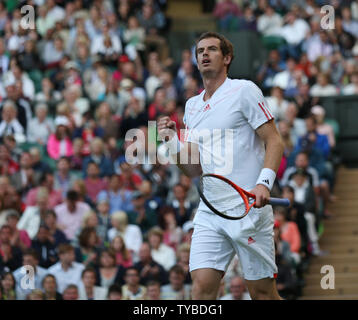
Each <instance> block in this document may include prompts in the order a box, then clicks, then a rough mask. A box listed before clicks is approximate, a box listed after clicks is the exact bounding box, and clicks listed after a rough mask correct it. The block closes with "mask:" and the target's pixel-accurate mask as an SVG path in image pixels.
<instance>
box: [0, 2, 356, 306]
mask: <svg viewBox="0 0 358 320" xmlns="http://www.w3.org/2000/svg"><path fill="white" fill-rule="evenodd" d="M26 2H27V4H30V5H33V6H34V7H35V8H36V28H35V29H26V28H24V27H23V25H22V23H21V18H22V15H21V12H20V8H21V6H22V5H23V4H24V3H25V2H24V1H1V2H0V33H1V39H0V76H1V81H0V100H1V104H0V138H1V144H0V274H1V284H0V299H6V300H10V299H28V300H38V299H42V300H43V299H48V300H58V299H65V300H77V299H85V300H86V299H94V300H96V299H177V300H180V299H190V297H191V296H190V288H191V287H190V286H191V278H190V274H189V271H188V268H189V266H188V261H189V251H190V239H191V234H192V232H193V224H192V219H193V216H194V214H195V209H196V206H197V205H198V201H199V196H198V193H197V191H196V189H195V187H194V184H193V182H192V180H191V179H190V178H188V177H186V176H185V175H183V174H181V173H180V172H179V170H178V169H177V168H176V167H175V166H171V165H168V164H167V165H162V164H159V163H154V164H153V163H150V162H149V161H147V162H146V163H145V164H137V165H132V164H129V163H128V162H127V161H126V158H125V156H124V155H125V152H126V150H127V149H128V148H129V147H130V145H131V143H129V142H128V141H125V140H124V137H125V135H126V133H127V132H128V130H130V129H133V128H139V129H140V130H141V131H142V132H143V135H144V136H145V137H147V138H148V137H149V138H148V139H150V136H151V135H152V134H153V132H151V128H150V127H148V120H157V119H158V117H160V116H162V115H168V116H169V117H170V118H171V119H172V120H174V121H175V122H176V123H177V128H178V129H180V128H183V122H182V117H183V112H184V106H185V101H186V100H187V99H188V98H190V97H192V96H194V95H196V94H198V93H199V92H200V91H201V90H202V84H201V80H200V75H199V74H198V71H197V68H196V66H195V59H193V57H192V53H191V52H192V51H191V48H183V51H182V56H181V62H180V63H179V64H176V63H175V62H174V61H173V60H172V59H171V57H170V51H169V47H168V44H167V41H166V38H165V36H166V33H167V32H168V30H169V28H170V19H168V17H166V15H165V10H166V6H167V3H166V1H165V0H120V1H119V0H113V1H111V0H93V1H90V0H71V1H70V0H69V1H66V0H57V1H56V0H47V1H44V0H32V1H26ZM243 2H244V5H238V4H237V3H236V2H235V1H233V0H223V1H222V2H220V3H218V4H217V6H216V7H215V9H214V11H213V15H214V17H215V18H216V19H217V21H218V29H219V30H225V31H239V30H253V31H254V32H259V33H260V35H261V36H262V41H263V43H264V44H265V45H266V46H267V48H268V49H269V50H270V51H269V54H268V58H267V61H265V63H264V64H263V65H262V66H261V68H260V69H259V70H258V72H257V78H256V79H253V80H254V81H255V82H256V83H257V84H258V85H259V86H260V88H261V89H262V90H263V92H264V94H265V96H266V98H267V102H268V104H269V105H270V107H271V109H272V112H273V114H274V116H275V119H276V122H277V126H278V129H279V131H280V133H281V135H282V138H283V140H284V144H285V152H284V157H283V159H282V163H281V167H280V170H279V172H278V179H277V181H276V185H275V188H274V193H276V194H277V195H278V196H283V197H287V198H289V199H291V203H292V205H291V207H290V208H288V209H287V208H286V209H285V208H280V207H278V208H274V216H275V227H274V233H275V244H276V249H277V250H276V257H277V264H278V267H279V273H278V278H277V283H278V289H279V292H280V294H281V295H282V296H283V297H285V298H296V297H297V296H298V295H299V294H300V288H301V287H302V285H303V273H304V270H305V267H306V266H307V263H308V262H309V258H310V257H311V256H312V255H321V254H324V253H323V252H322V251H321V250H320V248H319V245H318V239H319V231H320V230H319V226H320V223H321V221H322V219H323V218H329V216H330V215H331V214H332V213H331V212H328V210H327V204H328V203H329V202H331V201H334V196H333V188H334V182H335V175H334V173H335V166H336V164H337V161H336V157H334V156H335V155H336V153H335V145H336V140H335V139H336V136H337V133H338V128H337V124H336V123H335V122H334V121H333V122H332V120H334V119H328V120H331V122H328V121H327V119H325V111H324V108H322V107H321V106H320V97H322V96H329V95H337V94H357V92H358V73H357V72H358V58H357V57H358V46H357V45H356V43H355V42H356V37H357V33H358V31H357V30H358V5H357V3H356V2H352V4H351V5H347V6H345V5H344V4H345V1H332V5H334V6H335V10H336V11H335V14H336V15H335V20H334V22H335V29H334V30H323V29H322V28H321V27H320V19H321V13H320V6H321V5H322V3H321V2H322V1H313V0H306V1H270V0H262V1H257V3H253V2H251V1H250V2H248V1H246V2H245V1H243ZM240 3H241V2H240ZM300 5H302V7H300ZM146 148H147V149H146V151H148V145H147V146H146ZM22 266H30V267H33V268H34V270H35V272H34V274H33V280H34V288H31V286H24V285H23V281H22V280H23V278H24V274H25V273H23V268H22ZM241 276H242V274H241V268H240V262H239V260H238V259H237V257H236V258H235V259H234V260H233V261H232V263H231V264H230V266H229V269H228V271H227V274H226V276H225V278H224V279H223V281H222V287H221V289H220V295H219V298H220V299H249V297H248V293H247V291H246V289H245V284H244V282H243V280H242V278H241Z"/></svg>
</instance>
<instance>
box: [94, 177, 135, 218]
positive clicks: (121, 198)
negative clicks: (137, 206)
mask: <svg viewBox="0 0 358 320" xmlns="http://www.w3.org/2000/svg"><path fill="white" fill-rule="evenodd" d="M107 198H108V201H109V207H110V209H109V212H110V213H111V214H112V213H113V212H115V211H121V210H124V211H130V210H132V209H133V204H132V201H131V200H132V192H131V191H129V190H126V189H125V188H124V186H123V179H122V178H121V177H120V176H119V175H116V174H114V175H112V176H111V177H110V180H109V185H108V190H102V191H101V192H100V193H99V194H98V197H97V201H102V200H103V199H107Z"/></svg>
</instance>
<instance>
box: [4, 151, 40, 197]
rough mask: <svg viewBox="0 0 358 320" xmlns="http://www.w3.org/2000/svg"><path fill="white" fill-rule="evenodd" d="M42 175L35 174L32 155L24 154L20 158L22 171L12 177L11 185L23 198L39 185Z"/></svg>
mask: <svg viewBox="0 0 358 320" xmlns="http://www.w3.org/2000/svg"><path fill="white" fill-rule="evenodd" d="M40 176H41V174H40V173H39V172H35V171H34V170H33V168H32V158H31V155H30V153H28V152H23V153H22V155H21V158H20V170H19V171H18V172H16V173H14V174H13V175H12V176H11V177H10V180H11V184H12V185H13V186H14V187H15V188H16V190H17V191H18V192H20V193H21V194H22V196H23V197H25V195H26V194H27V193H28V191H29V190H30V189H31V188H34V187H36V186H37V185H38V184H39V180H40Z"/></svg>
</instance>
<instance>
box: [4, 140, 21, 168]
mask: <svg viewBox="0 0 358 320" xmlns="http://www.w3.org/2000/svg"><path fill="white" fill-rule="evenodd" d="M19 168H20V166H19V165H18V163H16V162H15V161H14V160H13V159H11V155H10V152H9V150H8V149H7V147H6V146H5V145H3V144H0V173H1V175H11V174H14V173H15V172H17V171H19Z"/></svg>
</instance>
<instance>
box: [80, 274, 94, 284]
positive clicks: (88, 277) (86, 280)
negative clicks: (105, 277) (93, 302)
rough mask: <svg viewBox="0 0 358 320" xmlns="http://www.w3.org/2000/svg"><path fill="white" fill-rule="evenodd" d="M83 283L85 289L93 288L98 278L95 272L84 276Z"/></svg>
mask: <svg viewBox="0 0 358 320" xmlns="http://www.w3.org/2000/svg"><path fill="white" fill-rule="evenodd" d="M82 281H83V284H84V285H85V287H93V286H94V285H95V283H96V276H95V274H94V273H93V272H86V273H85V274H84V275H83V279H82Z"/></svg>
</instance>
